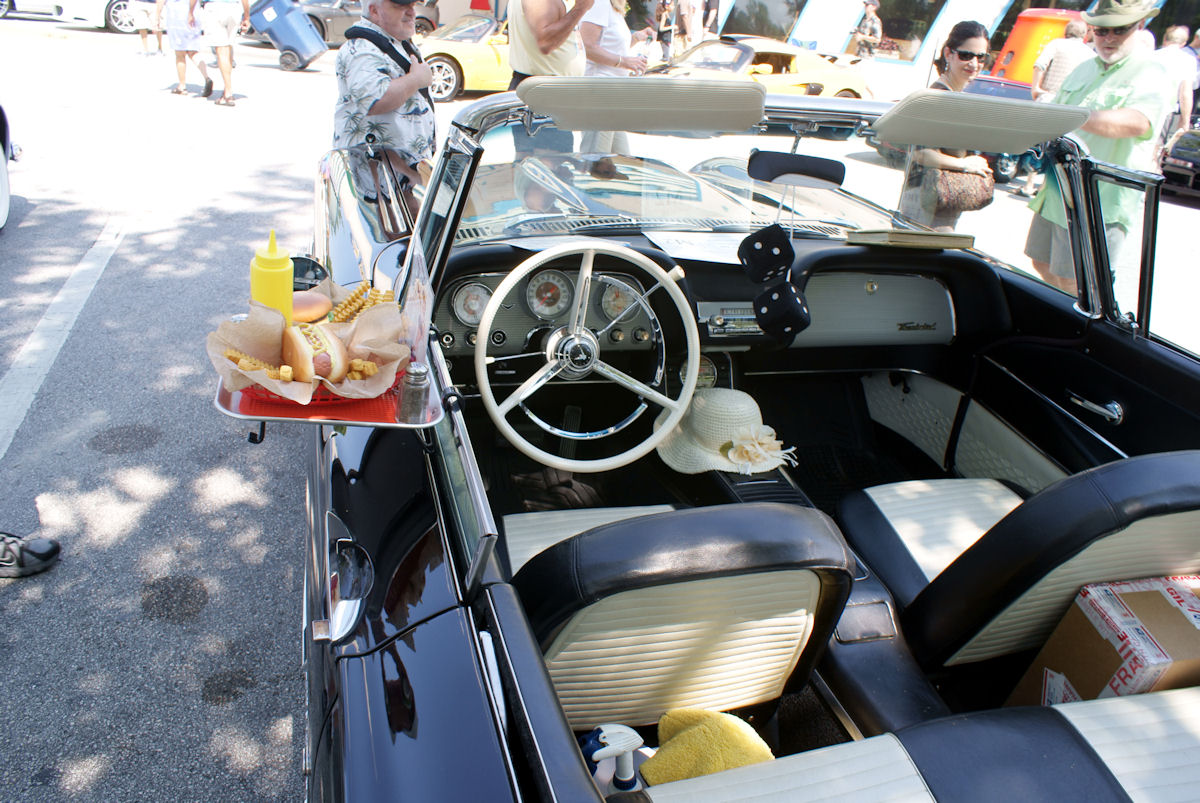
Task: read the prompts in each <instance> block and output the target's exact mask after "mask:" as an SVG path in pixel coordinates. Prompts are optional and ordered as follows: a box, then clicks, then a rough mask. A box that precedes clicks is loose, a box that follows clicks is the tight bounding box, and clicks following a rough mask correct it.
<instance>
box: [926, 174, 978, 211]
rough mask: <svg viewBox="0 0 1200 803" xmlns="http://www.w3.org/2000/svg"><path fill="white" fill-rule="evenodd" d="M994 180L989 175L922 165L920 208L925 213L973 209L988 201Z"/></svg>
mask: <svg viewBox="0 0 1200 803" xmlns="http://www.w3.org/2000/svg"><path fill="white" fill-rule="evenodd" d="M995 190H996V182H995V181H994V180H993V179H992V177H991V176H985V175H981V174H979V173H964V172H962V171H961V170H946V169H944V168H940V167H927V168H925V175H924V177H923V179H922V181H921V208H922V209H924V210H925V211H926V212H930V213H933V214H938V213H940V212H974V211H976V210H977V209H983V208H984V207H985V206H987V205H988V204H990V203H991V202H992V194H993V193H994V192H995Z"/></svg>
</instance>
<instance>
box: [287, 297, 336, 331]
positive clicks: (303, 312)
mask: <svg viewBox="0 0 1200 803" xmlns="http://www.w3.org/2000/svg"><path fill="white" fill-rule="evenodd" d="M331 309H333V301H331V300H330V299H329V296H326V295H322V294H321V293H318V292H316V291H315V290H297V291H296V292H294V293H292V320H293V321H296V322H297V323H312V322H313V321H319V320H321V319H322V318H324V317H325V316H326V315H328V314H329V311H330V310H331Z"/></svg>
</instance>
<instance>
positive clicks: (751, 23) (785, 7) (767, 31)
mask: <svg viewBox="0 0 1200 803" xmlns="http://www.w3.org/2000/svg"><path fill="white" fill-rule="evenodd" d="M807 3H808V0H735V1H734V4H733V8H732V9H730V11H729V17H728V19H726V20H725V26H724V27H723V28H722V29H721V33H744V34H753V35H755V36H768V37H770V38H772V39H781V40H787V38H788V33H789V32H791V30H792V26H794V25H795V24H796V19H797V18H798V17H799V16H800V12H801V11H803V10H804V6H805V5H806V4H807Z"/></svg>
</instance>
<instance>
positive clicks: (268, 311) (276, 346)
mask: <svg viewBox="0 0 1200 803" xmlns="http://www.w3.org/2000/svg"><path fill="white" fill-rule="evenodd" d="M313 290H315V291H316V292H318V293H323V294H324V295H327V296H329V297H330V299H331V300H332V301H333V303H334V305H335V306H336V305H337V304H338V303H339V302H340V301H342V300H343V299H345V298H346V297H347V296H349V295H350V294H351V292H352V290H348V289H346V288H343V287H341V286H340V285H336V284H334V283H333V282H331V281H329V280H328V279H326V280H325V281H323V282H321V283H320V284H319V285H317V286H316V287H314V288H313ZM318 323H319V322H318ZM284 324H285V321H284V318H283V316H282V315H281V314H280V313H279V311H278V310H276V309H273V308H272V307H268V306H265V305H263V304H260V303H258V302H257V301H251V302H250V314H249V315H247V316H246V318H245V320H237V321H225V322H223V323H222V324H221V325H220V326H218V327H217V331H215V332H212V333H210V334H209V335H208V340H207V343H206V348H207V351H208V359H209V360H210V361H211V362H212V364H213V367H214V368H216V369H217V373H218V374H220V375H221V381H222V382H224V384H225V387H226V388H227V389H228V390H230V391H237V390H245V389H246V388H248V387H250V386H251V385H259V386H261V387H263V388H266V389H267V390H269V391H271V392H272V393H274V394H276V395H278V396H282V397H283V398H285V399H289V400H291V401H294V402H296V403H297V404H308V403H309V402H311V401H312V397H313V393H314V392H316V390H317V388H319V387H320V386H321V385H324V386H325V388H326V389H327V390H329V391H331V392H333V393H335V394H336V395H338V396H342V397H344V398H347V399H373V398H376V397H378V396H381V395H383V394H384V393H386V392H387V391H388V390H389V389H390V388H391V387H392V385H393V383H395V381H396V374H397V373H398V372H400V371H403V370H404V369H405V368H406V367H407V366H408V361H409V355H410V353H411V351H410V349H409V347H408V346H407V345H405V344H404V343H401V342H399V340H400V333H401V321H400V310H399V308H398V307H397V306H396V304H395V303H388V304H376V305H375V306H373V307H370V308H369V309H367V310H366V311H364V312H361V313H359V314H358V315H357V316H356V317H355V318H354V320H352V321H350V322H348V323H329V322H326V323H325V326H326V328H327V329H328V330H329V331H330V332H332V333H333V334H334V335H336V336H337V337H338V338H340V339H341V341H342V342H343V343H344V344H345V345H346V351H348V352H349V354H350V357H351V358H352V359H353V358H360V359H368V358H369V359H372V360H374V361H375V362H378V363H380V365H379V371H378V372H377V373H376V374H375V375H374V376H372V377H368V378H366V379H345V380H342V381H341V382H339V383H338V384H336V385H334V384H332V383H330V382H328V381H327V380H325V379H321V378H320V377H318V378H316V379H314V380H313V381H312V382H281V381H279V380H277V379H270V378H268V377H267V372H266V371H265V370H259V371H243V370H242V369H240V368H238V367H237V365H235V364H234V363H233V362H232V361H230V359H229V358H228V357H226V356H225V350H226V349H229V348H233V349H237V350H238V351H241V352H243V353H245V354H248V355H250V356H251V357H256V358H258V359H260V360H262V361H263V362H266V363H270V364H271V365H279V363H280V358H281V353H282V348H283V329H284Z"/></svg>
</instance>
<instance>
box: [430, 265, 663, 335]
mask: <svg viewBox="0 0 1200 803" xmlns="http://www.w3.org/2000/svg"><path fill="white" fill-rule="evenodd" d="M595 279H596V284H599V285H601V287H600V288H597V287H596V286H595V284H594V285H593V291H592V300H591V301H590V302H589V304H590V306H592V311H591V312H590V313H589V316H591V315H596V314H597V313H598V314H599V315H600V316H601V317H602V318H603V319H605V320H608V321H618V324H617V326H623V325H625V324H627V323H629V324H632V323H633V319H634V318H635V317H636V313H635V312H634V311H631V310H630V307H633V306H636V305H637V304H638V297H639V294H640V293H641V289H640V288H639V287H638V286H637V285H636V284H635V283H634V281H633V280H632V279H630V278H628V277H625V276H613V275H607V274H596V277H595ZM601 288H602V289H601ZM524 292H525V308H526V309H527V310H529V312H530V313H532V314H533V315H534V316H536V317H537V318H539V319H541V320H543V321H554V320H557V319H561V318H562V317H563V316H564V315H566V314H568V313H569V312H570V311H571V305H572V303H573V302H574V300H575V285H574V283H573V282H572V280H571V278H570V277H569V276H568V275H567V274H566V273H564V272H562V271H560V270H553V269H548V270H541V271H538V272H537V273H535V274H534V275H533V276H531V277H530V278H529V280H528V281H527V282H526V283H525V291H524ZM492 295H493V290H492V288H491V287H488V286H487V285H486V284H484V283H483V282H479V281H468V282H464V283H463V284H461V285H459V286H458V287H457V288H455V289H454V291H453V293H452V294H451V296H450V312H451V313H452V314H453V315H454V318H455V319H456V320H457V321H458V322H459V323H461V324H463V325H464V326H467V327H469V328H472V329H473V328H476V327H478V326H479V324H480V322H481V321H482V320H483V311H484V309H486V308H487V305H488V302H489V301H491V300H492ZM597 325H599V324H597ZM618 331H619V330H618ZM450 337H451V338H453V335H450ZM468 340H469V341H470V342H473V334H472V333H468Z"/></svg>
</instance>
